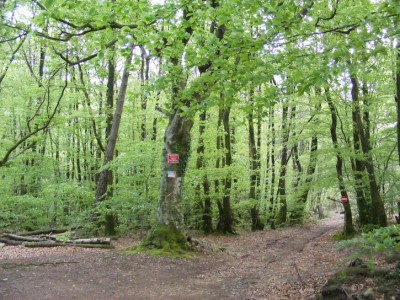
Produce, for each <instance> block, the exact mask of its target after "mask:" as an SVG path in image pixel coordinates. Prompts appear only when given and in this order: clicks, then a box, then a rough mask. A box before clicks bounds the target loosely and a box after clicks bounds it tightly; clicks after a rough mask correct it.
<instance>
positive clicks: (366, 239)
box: [338, 225, 400, 256]
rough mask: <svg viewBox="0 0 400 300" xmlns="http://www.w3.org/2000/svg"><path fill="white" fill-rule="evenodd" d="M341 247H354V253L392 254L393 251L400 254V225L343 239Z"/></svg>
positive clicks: (369, 254) (357, 254)
mask: <svg viewBox="0 0 400 300" xmlns="http://www.w3.org/2000/svg"><path fill="white" fill-rule="evenodd" d="M338 246H339V248H351V249H354V250H355V252H354V255H355V256H360V255H368V256H371V255H372V254H374V253H380V254H383V255H385V256H392V255H393V253H394V252H395V253H397V254H400V225H392V226H388V227H382V228H378V229H374V230H372V231H368V232H366V233H363V234H362V235H361V236H360V237H357V238H354V239H351V240H347V241H342V242H340V243H339V244H338Z"/></svg>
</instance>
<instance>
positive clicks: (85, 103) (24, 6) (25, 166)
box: [0, 0, 400, 246]
mask: <svg viewBox="0 0 400 300" xmlns="http://www.w3.org/2000/svg"><path fill="white" fill-rule="evenodd" d="M399 19H400V5H399V3H398V2H397V1H396V0H386V1H380V0H320V1H314V0H288V1H281V0H271V1H261V0H260V1H259V0H201V1H200V0H192V1H187V0H165V1H151V0H137V1H133V0H85V1H83V0H68V1H66V0H40V1H38V0H1V1H0V20H1V23H0V60H1V64H0V108H1V109H0V114H1V117H0V134H1V140H0V176H1V186H0V194H1V197H0V227H1V228H10V229H12V230H37V229H44V228H63V227H68V228H77V227H83V228H85V230H87V231H88V232H92V233H97V234H98V235H116V234H122V233H126V232H129V231H134V230H137V229H141V230H149V229H150V228H153V229H152V231H151V232H150V234H149V236H148V238H147V241H146V242H145V243H147V244H148V245H153V246H154V245H155V246H157V245H158V244H160V243H161V245H164V244H163V242H162V241H161V239H165V238H166V236H168V235H167V234H166V233H165V231H166V230H168V231H171V232H172V234H171V239H175V240H177V241H179V240H180V235H181V234H182V231H183V230H187V229H194V230H201V231H204V232H205V233H213V232H220V233H224V234H230V233H235V232H238V231H240V230H253V231H256V230H263V229H268V228H271V229H275V228H278V227H281V226H286V225H290V224H299V223H302V222H304V221H305V220H308V219H309V218H310V217H312V216H315V215H317V216H319V217H321V218H322V217H323V216H324V215H325V214H328V213H329V210H332V209H333V208H336V209H342V210H343V212H344V216H345V222H344V227H343V231H344V234H345V235H351V234H353V232H354V231H355V228H359V227H363V226H369V227H371V228H372V227H385V226H387V224H388V222H389V221H393V219H394V218H393V216H394V215H396V214H397V213H398V207H397V202H398V201H399V196H398V194H399V189H400V186H399V184H398V182H399V179H400V172H399V164H400V127H399V126H398V121H399V119H400V40H399V28H398V24H399Z"/></svg>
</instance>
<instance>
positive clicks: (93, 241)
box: [72, 238, 111, 245]
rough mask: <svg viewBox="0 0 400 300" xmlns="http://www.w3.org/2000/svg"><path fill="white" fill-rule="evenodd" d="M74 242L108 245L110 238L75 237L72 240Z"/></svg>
mask: <svg viewBox="0 0 400 300" xmlns="http://www.w3.org/2000/svg"><path fill="white" fill-rule="evenodd" d="M72 242H73V243H74V244H105V245H110V244H111V239H110V238H88V239H76V240H73V241H72Z"/></svg>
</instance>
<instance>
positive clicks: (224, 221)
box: [218, 96, 234, 233]
mask: <svg viewBox="0 0 400 300" xmlns="http://www.w3.org/2000/svg"><path fill="white" fill-rule="evenodd" d="M222 100H224V99H223V96H222ZM230 112H231V108H230V106H226V107H224V108H223V110H222V125H223V128H224V139H223V141H224V148H225V167H227V168H228V172H227V174H226V177H225V180H224V181H225V185H224V190H223V196H222V207H221V208H222V210H221V211H220V216H219V217H220V220H219V225H218V229H219V230H220V231H222V232H223V233H234V231H233V213H232V208H231V188H232V174H231V171H230V170H229V167H230V166H231V165H232V148H231V131H230V122H229V116H230Z"/></svg>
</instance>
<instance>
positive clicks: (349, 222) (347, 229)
mask: <svg viewBox="0 0 400 300" xmlns="http://www.w3.org/2000/svg"><path fill="white" fill-rule="evenodd" d="M326 101H327V102H328V105H329V109H330V111H331V119H332V123H331V138H332V143H333V147H334V148H335V151H336V176H337V179H338V183H339V190H340V194H341V196H342V198H345V199H349V197H348V194H347V190H346V185H345V183H344V177H343V157H342V153H341V151H340V149H339V143H338V138H337V133H336V128H337V113H336V108H335V106H334V104H333V102H332V99H331V97H330V95H329V91H328V90H327V91H326ZM342 204H343V207H344V215H345V217H344V227H343V234H344V235H346V236H351V235H353V234H354V232H355V230H354V226H353V217H352V212H351V206H350V202H349V201H347V202H345V203H343V202H342Z"/></svg>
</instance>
